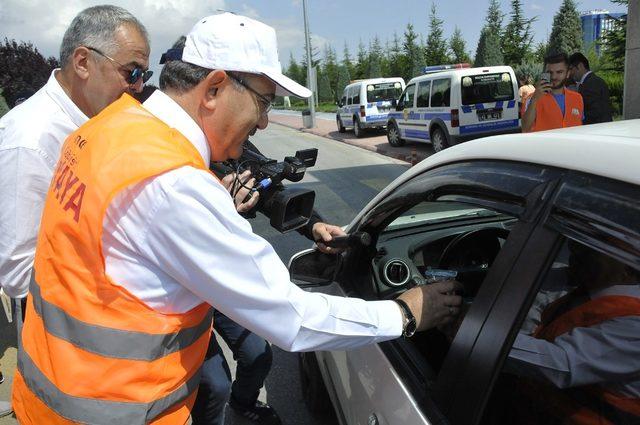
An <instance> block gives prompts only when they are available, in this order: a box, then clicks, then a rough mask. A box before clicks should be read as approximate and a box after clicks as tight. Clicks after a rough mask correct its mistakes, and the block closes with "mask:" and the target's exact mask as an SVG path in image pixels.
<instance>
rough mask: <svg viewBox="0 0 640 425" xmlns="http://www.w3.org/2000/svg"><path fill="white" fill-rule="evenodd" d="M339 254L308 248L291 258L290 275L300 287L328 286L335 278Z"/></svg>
mask: <svg viewBox="0 0 640 425" xmlns="http://www.w3.org/2000/svg"><path fill="white" fill-rule="evenodd" d="M338 258H339V256H338V255H333V254H325V253H323V252H321V251H318V250H317V249H307V250H305V251H301V252H299V253H297V254H295V255H294V256H293V257H291V260H289V277H290V279H291V281H292V282H293V283H294V284H296V286H298V287H300V288H313V287H318V286H327V285H329V284H331V283H332V282H333V280H334V276H335V273H336V271H337V266H338Z"/></svg>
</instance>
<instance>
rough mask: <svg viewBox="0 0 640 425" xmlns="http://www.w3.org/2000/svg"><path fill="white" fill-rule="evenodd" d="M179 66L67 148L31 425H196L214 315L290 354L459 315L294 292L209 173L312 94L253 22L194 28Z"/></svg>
mask: <svg viewBox="0 0 640 425" xmlns="http://www.w3.org/2000/svg"><path fill="white" fill-rule="evenodd" d="M171 56H172V57H173V60H172V61H171V64H172V66H171V67H168V66H165V67H164V68H163V70H162V74H161V75H160V89H161V90H157V91H156V92H154V93H153V94H152V95H151V97H149V99H147V101H146V102H145V103H144V105H141V104H140V103H139V102H137V101H136V100H134V99H133V98H132V97H131V96H129V95H127V94H125V95H123V96H122V97H121V98H120V99H119V100H117V101H115V102H114V103H112V104H111V105H109V106H108V107H107V108H105V109H104V110H103V111H102V112H101V113H99V114H98V115H97V116H96V117H94V118H92V119H91V120H89V121H88V122H87V123H86V124H84V125H83V126H81V127H80V128H79V129H78V130H77V131H75V132H74V133H72V134H71V135H70V136H69V137H68V138H67V140H66V141H65V143H64V145H63V147H62V154H61V156H60V161H59V162H58V165H57V168H56V171H55V173H54V176H53V180H52V181H51V185H50V187H49V191H48V193H47V197H46V202H45V206H44V211H43V214H42V222H41V225H40V233H39V235H38V245H37V247H36V257H35V266H34V273H33V274H32V278H31V282H30V295H29V297H28V301H27V310H28V312H27V315H26V320H25V324H24V330H23V332H22V341H23V349H22V350H21V352H20V353H19V358H18V373H17V374H16V377H15V379H14V385H13V394H12V397H13V407H14V410H15V413H16V417H17V418H18V420H19V421H20V423H21V424H23V425H32V424H33V425H36V424H37V425H40V424H70V423H78V422H79V423H90V424H115V423H118V424H132V425H133V424H146V423H153V424H184V423H186V422H187V421H188V418H189V414H190V409H191V406H192V405H193V402H194V400H195V397H196V394H197V387H198V383H199V380H200V368H201V366H202V361H203V359H204V356H205V353H206V351H207V347H208V345H209V336H210V333H211V307H214V308H215V309H216V310H218V311H221V312H222V313H224V314H225V315H226V316H228V317H229V318H230V319H232V320H233V321H235V322H236V323H238V324H240V325H242V326H244V327H245V328H247V329H250V330H251V331H253V332H255V333H256V334H258V335H261V336H263V337H264V338H265V339H267V340H268V341H270V342H272V343H274V344H276V345H278V346H279V347H281V348H283V349H286V350H289V351H307V350H331V349H340V350H344V349H350V348H356V347H359V346H363V345H366V344H374V343H377V342H381V341H385V340H390V339H394V338H398V337H400V336H402V335H404V336H405V337H409V336H411V335H412V334H413V333H414V332H415V331H416V330H424V329H427V328H430V327H433V326H438V325H441V324H445V323H448V322H450V321H451V320H452V319H453V318H454V317H455V316H456V315H457V314H458V313H459V311H460V304H461V302H462V299H461V297H460V296H458V295H453V294H452V293H453V292H454V291H456V290H459V289H461V285H460V284H458V283H456V282H452V281H448V282H439V283H435V284H431V285H424V286H419V287H415V288H412V289H409V290H407V291H406V292H404V293H403V294H402V295H400V296H399V297H398V298H397V299H396V300H382V301H364V300H361V299H355V298H345V297H336V296H329V295H324V294H320V293H308V292H305V291H303V290H302V289H300V288H298V287H297V286H295V285H294V284H293V283H291V281H290V280H289V272H288V270H287V268H286V266H285V265H284V264H283V263H282V261H281V260H280V259H279V257H278V255H277V254H276V252H275V251H274V249H273V247H271V245H269V243H267V242H266V241H265V240H264V239H262V238H260V237H259V236H257V235H255V234H254V233H253V232H252V231H251V226H250V225H249V223H248V222H247V221H246V220H244V219H243V218H242V217H241V216H240V215H239V214H238V213H237V211H236V207H235V205H234V203H233V199H232V198H231V195H230V194H229V191H228V190H227V189H226V188H225V187H224V186H223V185H222V184H221V182H220V181H218V180H217V179H216V178H215V177H214V176H213V175H212V174H211V173H210V172H209V171H208V168H209V163H210V161H221V160H226V159H228V158H238V157H239V156H240V154H241V153H242V149H243V145H244V142H245V140H247V138H248V137H249V136H250V135H252V134H254V133H255V132H256V131H257V130H262V129H264V128H266V126H267V125H268V121H269V118H268V111H269V110H270V109H271V106H272V105H271V102H272V101H273V99H274V97H275V96H276V95H279V96H284V95H296V96H299V97H309V96H310V95H311V92H310V91H309V90H307V89H306V88H304V87H302V86H300V85H299V84H297V83H296V82H294V81H293V80H291V79H289V78H288V77H286V76H285V75H284V74H282V68H281V65H280V62H279V59H278V50H277V43H276V34H275V30H274V29H273V28H271V27H269V26H267V25H265V24H263V23H260V22H258V21H255V20H253V19H250V18H247V17H244V16H240V15H235V14H232V13H223V14H219V15H213V16H209V17H206V18H203V19H201V20H200V21H199V22H198V23H197V24H196V25H195V26H194V27H193V29H192V30H191V32H190V33H189V34H188V36H187V39H186V42H185V46H184V48H183V49H181V50H179V51H174V52H172V54H171ZM332 235H335V233H329V234H326V235H324V236H323V241H325V242H328V241H330V240H331V238H332Z"/></svg>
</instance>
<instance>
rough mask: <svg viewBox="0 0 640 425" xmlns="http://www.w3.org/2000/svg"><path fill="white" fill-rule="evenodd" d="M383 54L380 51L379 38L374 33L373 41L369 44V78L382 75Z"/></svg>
mask: <svg viewBox="0 0 640 425" xmlns="http://www.w3.org/2000/svg"><path fill="white" fill-rule="evenodd" d="M383 56H384V54H383V52H382V46H381V45H380V39H379V38H378V36H377V35H376V36H375V37H374V38H373V42H372V43H371V44H369V59H368V62H369V70H368V72H367V75H368V77H369V78H379V77H382V76H383V74H382V58H383Z"/></svg>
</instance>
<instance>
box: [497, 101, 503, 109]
mask: <svg viewBox="0 0 640 425" xmlns="http://www.w3.org/2000/svg"><path fill="white" fill-rule="evenodd" d="M503 104H504V101H502V100H499V101H497V102H496V108H502V105H503Z"/></svg>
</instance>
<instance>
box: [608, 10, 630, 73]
mask: <svg viewBox="0 0 640 425" xmlns="http://www.w3.org/2000/svg"><path fill="white" fill-rule="evenodd" d="M612 1H613V2H614V3H618V4H621V5H628V4H629V2H628V0H612ZM626 45H627V18H626V16H625V17H623V18H620V19H618V20H617V21H616V23H615V24H614V25H613V28H612V29H611V30H609V31H607V33H606V36H605V37H604V41H603V42H602V55H603V61H602V62H603V63H604V65H603V67H604V68H605V69H607V70H610V71H617V72H624V60H625V56H626V53H627V52H626Z"/></svg>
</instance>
